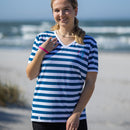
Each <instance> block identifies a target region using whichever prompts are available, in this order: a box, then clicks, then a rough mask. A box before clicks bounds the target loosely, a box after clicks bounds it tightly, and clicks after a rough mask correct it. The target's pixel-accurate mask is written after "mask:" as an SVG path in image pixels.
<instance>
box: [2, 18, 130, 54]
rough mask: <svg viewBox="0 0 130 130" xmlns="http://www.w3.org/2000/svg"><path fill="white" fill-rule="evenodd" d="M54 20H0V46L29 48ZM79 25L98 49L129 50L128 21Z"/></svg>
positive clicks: (93, 22) (129, 25)
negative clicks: (91, 38)
mask: <svg viewBox="0 0 130 130" xmlns="http://www.w3.org/2000/svg"><path fill="white" fill-rule="evenodd" d="M52 25H54V21H51V20H50V21H49V20H48V21H47V20H43V21H30V22H29V21H26V22H0V48H10V49H31V48H32V44H33V42H34V39H35V37H36V35H37V34H38V33H40V32H43V31H47V30H50V27H51V26H52ZM79 26H80V27H81V28H82V29H84V30H85V32H86V34H87V35H90V36H92V37H94V39H95V40H96V41H97V44H98V49H99V51H105V52H130V21H124V20H123V21H121V20H118V21H99V20H98V21H96V20H94V21H85V20H82V21H80V22H79Z"/></svg>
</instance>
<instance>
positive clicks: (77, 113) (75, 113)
mask: <svg viewBox="0 0 130 130" xmlns="http://www.w3.org/2000/svg"><path fill="white" fill-rule="evenodd" d="M73 114H74V115H76V116H77V117H78V118H80V116H81V112H73Z"/></svg>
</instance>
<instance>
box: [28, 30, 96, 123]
mask: <svg viewBox="0 0 130 130" xmlns="http://www.w3.org/2000/svg"><path fill="white" fill-rule="evenodd" d="M50 37H52V38H55V37H56V38H57V39H58V43H59V45H58V46H57V47H56V48H55V49H54V50H52V51H51V52H50V53H48V54H46V55H45V57H44V58H43V61H42V64H41V70H40V74H39V76H38V78H37V82H36V87H35V91H34V97H33V103H32V116H31V120H32V121H37V122H66V121H67V119H68V118H69V116H70V115H71V114H72V113H73V110H74V108H75V106H76V104H77V102H78V100H79V98H80V95H81V93H82V89H83V86H84V83H85V79H86V75H87V72H98V49H97V43H96V41H95V40H94V39H93V38H92V37H90V36H88V35H85V37H84V44H79V43H77V42H76V41H73V42H72V43H70V44H69V45H64V44H63V43H62V42H61V41H60V39H59V37H58V36H57V34H56V32H55V31H46V32H43V33H40V34H39V35H37V36H36V39H35V41H34V44H33V48H32V53H31V55H30V57H29V61H28V63H30V62H31V61H32V60H33V58H34V56H35V54H36V52H37V50H38V48H39V46H40V45H41V44H42V43H44V42H45V41H46V40H47V39H48V38H50ZM82 119H86V112H85V109H84V111H83V112H82V114H81V117H80V120H82Z"/></svg>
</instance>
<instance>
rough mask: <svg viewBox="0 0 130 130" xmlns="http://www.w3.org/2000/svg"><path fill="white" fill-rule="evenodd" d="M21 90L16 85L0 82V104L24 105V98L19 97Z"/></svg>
mask: <svg viewBox="0 0 130 130" xmlns="http://www.w3.org/2000/svg"><path fill="white" fill-rule="evenodd" d="M21 95H22V92H21V91H20V90H19V89H18V86H16V85H14V86H13V85H7V84H2V83H1V82H0V106H9V105H17V106H25V104H26V103H25V100H24V98H22V97H21Z"/></svg>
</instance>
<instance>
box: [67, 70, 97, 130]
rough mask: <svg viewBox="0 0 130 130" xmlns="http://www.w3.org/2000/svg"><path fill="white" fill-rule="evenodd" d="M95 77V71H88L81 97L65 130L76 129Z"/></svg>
mask: <svg viewBox="0 0 130 130" xmlns="http://www.w3.org/2000/svg"><path fill="white" fill-rule="evenodd" d="M96 78H97V72H88V74H87V77H86V82H85V86H84V89H83V92H82V94H81V97H80V99H79V101H78V103H77V105H76V107H75V109H74V111H73V114H72V115H71V116H70V117H69V119H68V120H67V123H66V130H72V129H74V130H77V129H78V126H79V118H80V115H81V113H82V111H83V110H84V108H85V106H86V105H87V103H88V101H89V100H90V98H91V96H92V93H93V91H94V88H95V82H96Z"/></svg>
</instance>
